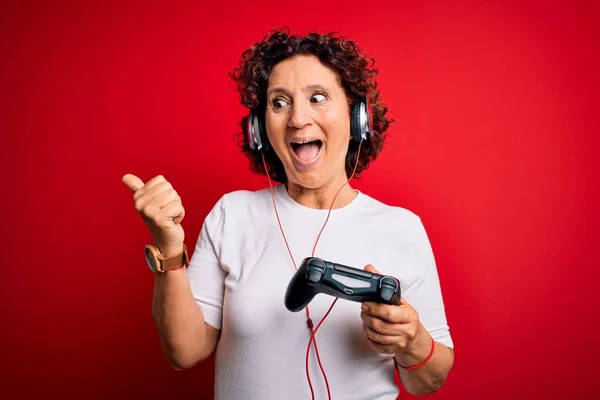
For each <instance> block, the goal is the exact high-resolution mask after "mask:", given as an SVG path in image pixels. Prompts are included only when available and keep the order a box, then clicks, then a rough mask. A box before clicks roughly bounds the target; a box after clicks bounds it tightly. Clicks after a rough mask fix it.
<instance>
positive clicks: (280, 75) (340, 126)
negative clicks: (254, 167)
mask: <svg viewBox="0 0 600 400" xmlns="http://www.w3.org/2000/svg"><path fill="white" fill-rule="evenodd" d="M265 122H266V128H267V134H268V137H269V141H270V142H271V145H272V147H273V148H274V149H275V152H276V153H277V155H278V156H279V158H280V159H281V161H282V163H283V166H284V168H285V172H286V175H287V177H288V180H289V182H290V183H292V184H297V185H301V186H302V187H304V188H307V189H318V188H324V187H325V186H327V185H328V184H330V183H334V182H336V183H337V182H339V181H342V180H344V181H345V179H346V172H345V158H346V153H347V151H348V141H349V140H350V112H349V106H348V101H347V99H346V95H345V93H344V90H343V88H342V86H341V85H340V83H339V79H338V77H337V75H336V73H335V72H334V71H333V70H331V69H329V68H328V67H326V66H324V65H323V64H321V62H320V61H319V59H318V58H316V57H315V56H312V55H298V56H294V57H292V58H288V59H286V60H284V61H282V62H280V63H278V64H277V65H276V66H275V67H274V68H273V70H272V71H271V75H270V77H269V82H268V85H267V108H266V113H265Z"/></svg>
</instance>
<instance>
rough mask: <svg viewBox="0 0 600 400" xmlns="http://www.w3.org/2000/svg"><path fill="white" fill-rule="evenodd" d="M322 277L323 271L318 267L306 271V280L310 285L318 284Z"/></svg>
mask: <svg viewBox="0 0 600 400" xmlns="http://www.w3.org/2000/svg"><path fill="white" fill-rule="evenodd" d="M322 277H323V269H321V268H319V267H310V268H309V270H308V280H309V282H312V283H319V281H320V280H321V278H322Z"/></svg>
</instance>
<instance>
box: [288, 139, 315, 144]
mask: <svg viewBox="0 0 600 400" xmlns="http://www.w3.org/2000/svg"><path fill="white" fill-rule="evenodd" d="M316 141H317V139H315V140H306V141H304V142H292V143H294V144H307V143H312V142H316Z"/></svg>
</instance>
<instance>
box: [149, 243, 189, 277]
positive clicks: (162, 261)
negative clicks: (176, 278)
mask: <svg viewBox="0 0 600 400" xmlns="http://www.w3.org/2000/svg"><path fill="white" fill-rule="evenodd" d="M144 255H145V256H146V262H147V263H148V267H149V268H150V270H151V271H152V272H160V273H165V272H167V271H170V270H173V269H177V268H180V267H182V266H184V265H185V266H186V267H187V266H188V264H189V258H188V253H187V247H185V244H184V245H183V252H182V253H181V254H179V255H176V256H173V257H169V258H165V257H164V256H163V255H162V254H161V252H160V250H159V249H158V247H156V246H155V245H153V244H148V245H146V248H145V249H144Z"/></svg>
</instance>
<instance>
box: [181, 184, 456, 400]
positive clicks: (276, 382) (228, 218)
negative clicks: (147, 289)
mask: <svg viewBox="0 0 600 400" xmlns="http://www.w3.org/2000/svg"><path fill="white" fill-rule="evenodd" d="M274 191H275V200H276V204H277V211H278V213H279V216H280V220H281V224H282V226H283V230H284V232H285V235H286V237H287V240H288V243H289V246H290V249H291V252H292V254H293V257H294V259H295V262H296V265H297V266H299V265H300V263H301V262H302V260H303V259H304V258H305V257H309V256H311V253H312V251H313V246H314V243H315V240H316V238H317V235H318V234H319V231H320V230H321V227H322V226H323V223H324V222H325V219H326V217H327V213H328V211H329V210H317V209H311V208H308V207H305V206H302V205H300V204H299V203H297V202H296V201H294V200H293V199H292V198H291V197H289V195H288V193H287V191H286V189H285V185H277V186H275V188H274ZM357 192H358V196H357V197H356V198H355V199H354V200H353V201H352V202H351V203H350V204H348V205H346V206H345V207H342V208H339V209H333V210H332V212H331V215H330V217H329V220H328V222H327V225H326V226H325V228H324V230H323V233H322V234H321V237H320V239H319V242H318V244H317V248H316V251H315V254H314V255H315V257H320V258H322V259H324V260H327V261H332V262H335V263H338V264H344V265H347V266H351V267H355V268H360V269H363V268H364V267H365V266H366V265H367V264H372V265H373V266H374V267H375V268H376V269H377V270H378V271H379V272H380V273H382V274H389V275H393V276H395V277H397V278H398V279H399V280H400V283H401V290H402V296H403V297H404V298H405V299H406V301H407V302H408V303H409V304H411V305H412V306H413V307H414V308H415V309H416V310H417V311H418V312H419V316H420V320H421V322H422V324H423V325H424V326H425V328H426V329H427V330H428V331H429V333H430V334H431V335H432V336H433V338H434V339H435V340H436V341H438V342H441V343H443V344H444V345H446V346H449V347H453V343H452V339H451V336H450V333H449V328H448V325H447V322H446V316H445V311H444V303H443V299H442V293H441V290H440V284H439V279H438V274H437V270H436V265H435V260H434V256H433V253H432V249H431V247H430V243H429V240H428V237H427V234H426V232H425V229H424V227H423V224H422V223H421V220H420V218H419V217H418V216H416V215H415V214H414V213H412V212H410V211H408V210H406V209H403V208H400V207H393V206H389V205H386V204H383V203H381V202H379V201H377V200H375V199H373V198H371V197H370V196H368V195H366V194H364V193H362V192H360V191H357ZM294 273H295V269H294V265H293V264H292V261H291V259H290V256H289V253H288V251H287V248H286V245H285V242H284V240H283V237H282V235H281V231H280V228H279V225H278V222H277V219H276V215H275V211H274V208H273V201H272V197H271V189H270V188H266V189H263V190H259V191H254V192H252V191H246V190H239V191H235V192H231V193H228V194H226V195H224V196H223V197H221V199H220V200H219V201H218V202H217V203H216V205H215V206H214V208H213V209H212V210H211V211H210V213H209V214H208V216H207V217H206V219H205V221H204V224H203V226H202V230H201V232H200V235H199V238H198V241H197V244H196V247H195V250H194V253H193V255H192V258H191V260H190V265H189V268H188V274H189V279H190V285H191V289H192V292H193V295H194V297H195V299H196V301H197V302H198V304H199V305H200V306H201V308H202V311H203V314H204V319H205V321H206V323H208V324H210V325H212V326H214V327H215V328H218V329H221V337H220V340H219V343H218V346H217V350H216V373H215V398H216V399H219V400H221V399H222V400H238V399H252V400H270V399H278V400H279V399H310V398H311V394H310V389H309V385H308V381H307V377H306V369H305V357H306V348H307V345H308V340H309V337H310V330H309V329H308V327H307V321H306V312H305V310H302V311H300V312H297V313H294V312H291V311H289V310H288V309H287V308H286V307H285V305H284V296H285V292H286V289H287V286H288V283H289V282H290V279H291V278H292V276H293V274H294ZM334 299H335V298H334V297H332V296H329V295H325V294H318V295H316V296H315V298H314V299H313V300H312V301H311V302H310V304H309V305H308V308H309V311H310V315H311V318H312V320H313V322H314V325H315V326H316V325H317V324H318V323H319V321H321V319H322V317H323V315H324V314H325V313H326V312H327V310H328V309H329V306H330V305H331V303H332V302H333V300H334ZM360 306H361V304H360V303H358V302H352V301H348V300H342V299H339V300H338V301H337V303H336V304H335V306H334V308H333V310H332V311H331V313H330V314H329V316H328V317H327V318H326V320H325V321H324V322H323V324H322V325H321V327H320V328H319V331H318V332H317V334H316V338H317V346H318V349H319V356H320V359H321V362H322V365H323V368H324V370H325V373H326V375H327V379H328V382H329V387H330V389H331V397H332V399H334V400H339V399H361V400H369V399H390V400H392V399H396V397H397V395H398V387H397V385H396V384H395V382H394V368H395V367H394V362H393V360H392V356H391V355H384V354H382V353H380V352H378V351H377V350H376V349H374V348H373V347H372V346H371V344H370V343H369V342H368V340H367V338H366V335H365V333H364V331H363V329H362V319H361V318H360ZM310 378H311V381H312V385H313V389H314V391H315V398H316V399H323V398H327V389H326V386H325V381H324V379H323V376H322V374H321V370H320V368H319V365H318V363H317V361H316V356H315V352H314V349H311V355H310Z"/></svg>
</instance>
